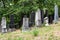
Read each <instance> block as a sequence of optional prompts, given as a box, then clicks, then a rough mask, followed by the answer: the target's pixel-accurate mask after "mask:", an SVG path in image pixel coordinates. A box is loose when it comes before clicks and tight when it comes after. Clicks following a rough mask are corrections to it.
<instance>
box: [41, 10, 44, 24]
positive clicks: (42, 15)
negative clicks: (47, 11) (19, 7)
mask: <svg viewBox="0 0 60 40" xmlns="http://www.w3.org/2000/svg"><path fill="white" fill-rule="evenodd" d="M41 23H42V24H43V23H44V11H43V10H41Z"/></svg>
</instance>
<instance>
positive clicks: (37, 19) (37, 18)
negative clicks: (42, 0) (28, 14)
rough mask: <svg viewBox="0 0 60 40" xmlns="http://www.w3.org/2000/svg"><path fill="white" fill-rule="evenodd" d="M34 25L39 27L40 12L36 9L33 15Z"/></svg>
mask: <svg viewBox="0 0 60 40" xmlns="http://www.w3.org/2000/svg"><path fill="white" fill-rule="evenodd" d="M35 25H36V26H38V27H39V26H41V11H40V9H38V10H37V11H36V13H35Z"/></svg>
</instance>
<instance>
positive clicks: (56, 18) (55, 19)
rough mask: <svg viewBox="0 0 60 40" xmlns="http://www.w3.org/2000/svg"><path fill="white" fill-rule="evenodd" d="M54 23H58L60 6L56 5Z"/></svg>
mask: <svg viewBox="0 0 60 40" xmlns="http://www.w3.org/2000/svg"><path fill="white" fill-rule="evenodd" d="M54 10H55V11H54V23H57V21H58V6H57V5H56V4H55V7H54Z"/></svg>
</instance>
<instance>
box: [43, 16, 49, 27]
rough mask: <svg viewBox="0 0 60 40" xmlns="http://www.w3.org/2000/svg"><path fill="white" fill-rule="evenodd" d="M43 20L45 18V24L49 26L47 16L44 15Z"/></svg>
mask: <svg viewBox="0 0 60 40" xmlns="http://www.w3.org/2000/svg"><path fill="white" fill-rule="evenodd" d="M44 20H45V26H49V24H48V17H45V18H44Z"/></svg>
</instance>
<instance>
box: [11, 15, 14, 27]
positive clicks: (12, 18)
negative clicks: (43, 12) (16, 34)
mask: <svg viewBox="0 0 60 40" xmlns="http://www.w3.org/2000/svg"><path fill="white" fill-rule="evenodd" d="M10 28H15V26H14V15H13V14H12V15H10Z"/></svg>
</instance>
